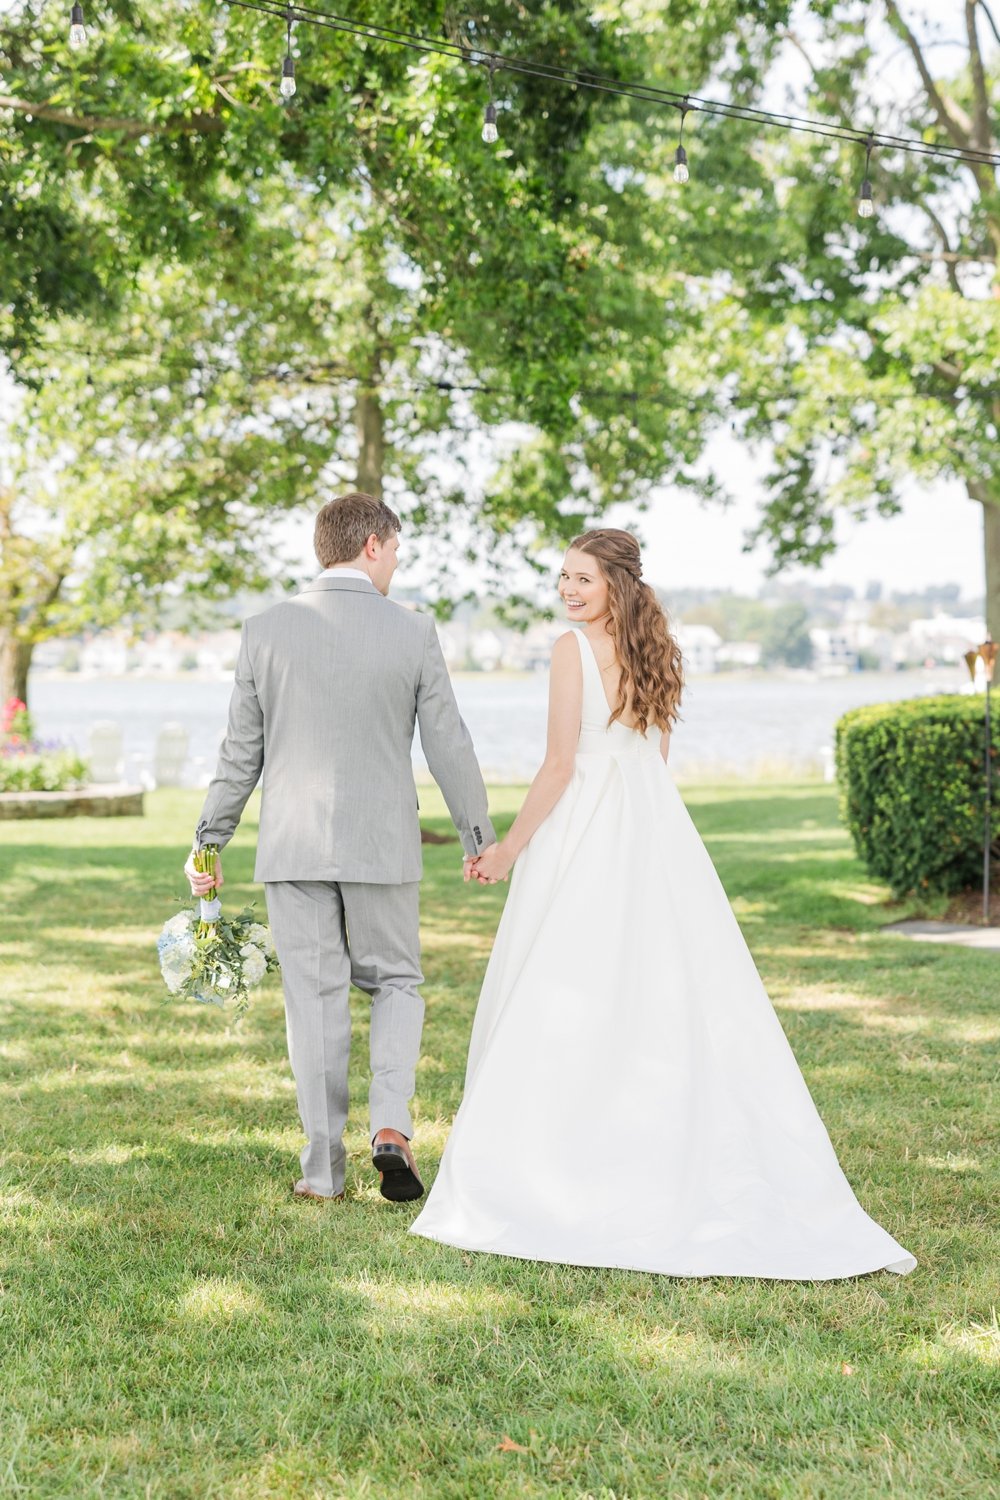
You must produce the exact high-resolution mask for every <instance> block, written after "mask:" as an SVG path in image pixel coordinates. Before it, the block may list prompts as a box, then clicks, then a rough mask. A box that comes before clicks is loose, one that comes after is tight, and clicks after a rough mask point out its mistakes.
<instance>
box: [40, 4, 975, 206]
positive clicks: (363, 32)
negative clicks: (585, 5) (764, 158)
mask: <svg viewBox="0 0 1000 1500" xmlns="http://www.w3.org/2000/svg"><path fill="white" fill-rule="evenodd" d="M221 3H222V4H224V5H227V6H230V7H232V6H235V7H236V8H237V9H240V10H248V11H254V12H256V13H257V14H259V15H263V16H274V17H275V18H276V19H278V20H282V21H284V22H285V25H286V50H285V58H284V62H283V65H282V74H281V84H280V92H281V94H282V97H283V98H285V99H290V98H291V97H292V95H293V94H294V93H295V90H296V82H295V64H294V61H293V59H292V55H291V31H292V23H293V22H297V23H299V24H302V25H310V26H316V27H319V28H320V29H322V30H327V31H334V32H340V33H342V34H344V35H347V36H354V37H357V38H359V39H360V40H362V41H377V42H380V43H382V44H383V45H386V46H394V47H401V48H404V49H407V50H409V51H412V52H417V53H419V54H421V55H427V54H432V55H434V56H438V57H444V58H449V59H451V60H452V61H457V62H461V63H463V64H464V65H466V66H471V67H485V68H486V69H487V70H488V73H489V85H490V100H489V103H488V104H487V106H486V113H485V120H484V123H483V128H482V136H483V140H484V141H486V142H487V143H488V144H492V143H493V142H495V141H496V139H497V126H496V113H497V111H496V102H495V100H494V98H493V76H494V73H496V72H498V71H503V72H506V73H510V74H514V75H522V76H526V77H531V78H541V79H545V80H547V81H549V82H553V83H560V84H563V85H566V86H567V87H569V88H571V89H589V90H591V91H594V92H598V93H604V94H611V95H615V96H617V97H619V98H627V99H635V100H640V101H645V102H647V103H654V104H660V105H664V106H666V107H668V108H671V109H675V110H677V111H678V112H679V114H680V117H681V132H680V133H681V137H682V139H681V140H680V141H679V143H678V146H677V151H676V153H675V165H674V177H675V179H676V181H678V182H686V181H687V175H686V168H687V155H686V151H685V148H684V144H683V130H684V120H685V117H686V115H687V114H689V113H698V114H706V115H715V116H718V117H720V118H723V119H731V120H742V121H743V122H744V123H747V124H753V125H758V126H767V127H769V128H771V129H775V130H784V131H789V132H792V133H794V134H806V135H814V136H817V137H820V138H822V139H825V140H834V141H843V142H846V143H847V144H852V145H856V146H858V147H864V148H865V150H866V153H867V157H868V159H870V157H871V153H872V150H873V149H874V148H875V147H878V148H880V149H882V150H896V151H902V152H906V153H908V154H909V155H914V156H928V157H933V158H935V159H937V160H939V161H945V162H955V163H958V164H963V165H966V166H985V167H992V168H997V167H1000V153H997V152H993V151H987V150H983V149H980V148H978V147H972V146H953V145H948V144H945V143H943V142H941V143H935V142H928V141H923V140H919V139H918V138H916V137H914V136H900V135H892V134H888V133H884V132H881V131H878V132H875V131H863V130H861V129H856V128H854V127H848V126H843V125H835V124H833V123H831V122H830V121H827V120H819V119H816V118H814V117H809V116H805V115H791V114H784V113H781V112H779V111H777V110H769V109H760V108H757V107H756V106H753V105H746V104H734V103H731V102H728V101H725V100H720V99H709V98H706V97H704V96H702V95H698V94H690V93H680V92H679V91H677V90H674V89H665V88H660V87H658V86H656V85H653V84H648V83H638V82H635V81H629V80H627V79H621V78H613V77H610V76H608V75H606V74H601V73H596V72H592V71H590V70H588V69H580V68H569V67H560V66H558V65H556V64H553V63H544V62H540V61H538V60H537V59H532V58H524V57H514V56H508V55H506V54H504V53H498V52H495V51H485V50H482V49H479V48H476V47H473V46H471V45H469V44H468V43H467V42H464V41H457V42H456V41H450V40H448V38H446V37H430V36H425V35H423V34H422V33H420V32H411V31H403V30H401V29H399V28H398V27H394V26H383V25H380V24H376V23H374V22H360V21H354V20H352V19H351V18H350V17H349V16H343V15H339V14H338V13H336V12H332V11H324V10H317V9H315V8H314V7H313V6H309V5H304V4H298V5H289V4H281V3H280V0H221ZM979 7H980V8H981V9H982V10H983V12H984V14H985V15H986V17H987V19H988V21H989V23H990V25H991V26H992V27H993V29H994V31H996V25H995V22H994V20H993V16H992V14H991V12H990V11H989V9H988V7H987V5H986V3H985V0H979ZM86 39H87V31H86V27H85V25H84V19H83V7H82V5H81V4H80V3H79V0H77V3H74V5H73V6H72V10H71V15H70V31H69V40H70V44H71V45H72V46H73V47H76V48H79V47H82V46H83V45H84V44H85V42H86ZM866 179H867V172H866ZM865 201H867V202H870V201H871V195H870V193H869V195H868V198H867V199H865V196H864V193H862V202H865ZM859 212H860V213H861V216H862V217H865V218H867V217H870V216H871V215H870V213H868V212H866V211H865V210H863V209H860V208H859Z"/></svg>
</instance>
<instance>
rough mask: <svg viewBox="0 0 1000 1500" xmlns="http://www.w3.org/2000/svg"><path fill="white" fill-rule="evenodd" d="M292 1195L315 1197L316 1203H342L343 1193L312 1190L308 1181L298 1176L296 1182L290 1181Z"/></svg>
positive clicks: (296, 1196) (294, 1196)
mask: <svg viewBox="0 0 1000 1500" xmlns="http://www.w3.org/2000/svg"><path fill="white" fill-rule="evenodd" d="M292 1197H293V1198H315V1200H316V1202H317V1203H343V1201H344V1195H343V1193H332V1194H331V1193H316V1192H314V1191H313V1189H312V1188H311V1187H310V1186H309V1184H308V1182H306V1180H305V1178H304V1177H300V1178H299V1180H298V1182H293V1183H292Z"/></svg>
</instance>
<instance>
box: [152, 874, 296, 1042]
mask: <svg viewBox="0 0 1000 1500" xmlns="http://www.w3.org/2000/svg"><path fill="white" fill-rule="evenodd" d="M217 853H218V850H217V849H216V848H215V847H214V845H212V846H209V847H208V848H205V849H199V850H198V852H197V853H196V854H195V856H194V863H195V868H196V869H198V870H201V871H208V870H214V868H215V856H216V854H217ZM156 950H157V952H158V954H159V956H160V973H161V974H162V975H163V978H164V981H165V983H166V986H167V989H168V990H169V991H170V993H171V994H172V995H181V996H183V997H184V998H185V999H188V1000H198V1001H200V1002H201V1003H202V1004H203V1005H223V1006H228V1007H230V1008H231V1010H232V1012H233V1014H234V1015H235V1016H242V1015H245V1014H246V1012H247V1011H248V1010H249V1008H250V991H251V990H252V989H255V988H256V986H257V985H258V984H260V982H261V980H262V979H263V978H264V976H265V974H271V973H273V972H274V971H275V970H276V969H277V967H278V959H277V955H276V954H275V951H274V944H273V943H272V941H271V934H270V932H269V931H268V929H267V928H266V927H265V926H264V924H263V922H258V921H256V920H255V919H254V912H253V906H247V907H244V909H243V910H242V911H241V912H240V914H239V916H238V917H223V915H222V905H221V902H220V901H219V898H218V895H217V894H216V891H215V887H214V886H213V888H212V889H211V890H210V891H209V893H208V896H207V897H205V898H203V899H202V900H201V902H200V910H199V911H195V910H193V909H192V908H190V907H186V908H185V909H184V910H183V911H179V912H178V913H177V915H176V916H175V917H171V918H170V920H169V921H168V922H165V923H164V924H163V931H162V932H161V933H160V936H159V938H158V939H157V942H156Z"/></svg>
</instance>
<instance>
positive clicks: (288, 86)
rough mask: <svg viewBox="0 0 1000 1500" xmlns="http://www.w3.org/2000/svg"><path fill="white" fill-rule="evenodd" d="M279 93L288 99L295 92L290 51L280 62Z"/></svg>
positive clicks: (293, 67) (293, 63)
mask: <svg viewBox="0 0 1000 1500" xmlns="http://www.w3.org/2000/svg"><path fill="white" fill-rule="evenodd" d="M281 93H282V96H283V97H284V98H285V99H290V98H291V97H292V95H293V94H294V93H295V62H294V59H293V58H292V56H291V54H290V53H289V54H286V56H285V60H284V62H283V63H282V64H281Z"/></svg>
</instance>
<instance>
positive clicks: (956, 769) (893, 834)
mask: <svg viewBox="0 0 1000 1500" xmlns="http://www.w3.org/2000/svg"><path fill="white" fill-rule="evenodd" d="M992 707H993V709H994V713H993V714H992V725H991V729H992V735H991V738H992V762H993V825H992V833H993V838H994V840H996V839H997V838H998V837H1000V693H995V694H994V696H993V704H992ZM984 712H985V705H984V700H983V698H982V696H981V695H979V694H976V695H974V696H970V697H958V696H952V695H950V694H948V695H941V696H937V697H932V698H909V699H907V700H905V701H904V702H902V703H874V704H870V705H868V706H866V707H864V708H853V709H851V711H850V712H849V713H846V714H844V716H843V718H842V719H840V720H839V722H838V724H837V779H838V781H839V783H840V815H841V818H842V820H843V822H844V823H845V824H846V826H847V828H848V829H849V831H850V834H851V837H852V838H853V840H854V847H855V849H857V851H858V854H859V855H860V856H861V858H862V859H863V860H864V862H865V865H866V866H867V868H868V870H869V871H870V872H871V874H872V875H875V876H877V877H878V878H879V879H880V880H885V881H888V883H889V885H891V887H892V889H893V893H894V894H895V895H897V896H905V895H908V894H909V893H910V892H911V891H926V892H929V891H942V892H945V893H950V892H952V891H958V890H962V889H963V888H964V887H966V886H971V885H975V884H977V883H978V882H979V881H980V879H981V877H982V871H983V823H984V815H985V807H984V802H983V795H984V788H983V751H984V742H985V738H986V735H985V730H984V727H983V719H984Z"/></svg>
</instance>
